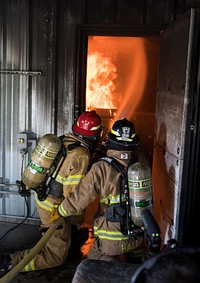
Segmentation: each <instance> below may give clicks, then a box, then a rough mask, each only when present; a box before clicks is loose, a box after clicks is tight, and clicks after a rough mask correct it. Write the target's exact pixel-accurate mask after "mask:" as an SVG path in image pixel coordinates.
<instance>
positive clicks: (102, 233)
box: [94, 226, 129, 241]
mask: <svg viewBox="0 0 200 283" xmlns="http://www.w3.org/2000/svg"><path fill="white" fill-rule="evenodd" d="M94 235H95V236H97V237H99V238H100V239H106V240H112V241H121V240H128V239H129V236H126V235H124V234H122V233H121V232H118V231H116V232H112V231H107V230H102V229H100V230H98V227H97V226H94Z"/></svg>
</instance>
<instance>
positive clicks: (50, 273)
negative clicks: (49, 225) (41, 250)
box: [0, 222, 87, 283]
mask: <svg viewBox="0 0 200 283" xmlns="http://www.w3.org/2000/svg"><path fill="white" fill-rule="evenodd" d="M0 225H1V229H0V253H1V254H2V253H13V252H14V251H17V250H23V249H26V248H32V247H33V246H34V245H35V244H36V243H37V241H38V240H39V239H40V237H41V235H40V232H39V225H30V224H22V225H20V226H18V227H16V225H17V224H13V223H8V222H0ZM7 231H9V232H8V233H7V234H6V235H5V237H3V238H2V236H3V235H4V234H5V233H6V232H7ZM86 245H87V243H86ZM77 248H78V249H80V245H79V244H78V245H77V242H72V245H71V251H70V253H69V256H68V258H67V260H66V262H65V264H63V265H62V266H60V267H56V268H51V269H46V270H41V271H34V272H27V273H19V274H17V275H16V276H15V277H13V279H12V280H10V281H9V282H11V283H17V282H20V283H25V282H29V283H32V282H34V283H35V282H41V283H45V282H52V283H53V282H65V283H68V282H69V283H71V281H72V278H73V275H74V272H75V270H76V266H77V265H78V264H79V263H80V261H81V259H82V258H81V253H79V250H77ZM5 274H6V272H3V271H0V282H2V281H1V278H2V277H4V276H5ZM2 280H3V279H2ZM4 283H6V282H4Z"/></svg>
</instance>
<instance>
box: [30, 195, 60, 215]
mask: <svg viewBox="0 0 200 283" xmlns="http://www.w3.org/2000/svg"><path fill="white" fill-rule="evenodd" d="M35 202H36V203H37V204H38V206H39V207H41V208H43V209H45V210H47V211H50V212H51V211H52V210H54V209H55V208H57V207H58V206H59V204H52V203H51V202H50V201H47V200H44V201H40V200H39V199H38V196H37V193H35Z"/></svg>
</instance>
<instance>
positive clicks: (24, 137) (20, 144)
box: [17, 133, 28, 150]
mask: <svg viewBox="0 0 200 283" xmlns="http://www.w3.org/2000/svg"><path fill="white" fill-rule="evenodd" d="M17 148H18V149H19V150H20V149H24V150H25V149H27V148H28V134H27V133H19V134H17Z"/></svg>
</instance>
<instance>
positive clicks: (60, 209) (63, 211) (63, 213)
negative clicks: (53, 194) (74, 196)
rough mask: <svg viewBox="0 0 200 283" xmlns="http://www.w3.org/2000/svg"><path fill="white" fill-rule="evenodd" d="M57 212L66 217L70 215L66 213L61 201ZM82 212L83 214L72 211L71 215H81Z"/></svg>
mask: <svg viewBox="0 0 200 283" xmlns="http://www.w3.org/2000/svg"><path fill="white" fill-rule="evenodd" d="M58 212H59V214H60V215H61V216H62V217H68V216H70V215H71V214H68V213H67V211H66V210H65V209H64V207H63V204H62V203H61V204H60V205H59V207H58ZM82 214H83V212H77V213H74V214H73V215H75V216H77V215H82Z"/></svg>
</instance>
